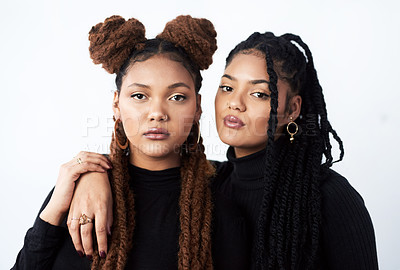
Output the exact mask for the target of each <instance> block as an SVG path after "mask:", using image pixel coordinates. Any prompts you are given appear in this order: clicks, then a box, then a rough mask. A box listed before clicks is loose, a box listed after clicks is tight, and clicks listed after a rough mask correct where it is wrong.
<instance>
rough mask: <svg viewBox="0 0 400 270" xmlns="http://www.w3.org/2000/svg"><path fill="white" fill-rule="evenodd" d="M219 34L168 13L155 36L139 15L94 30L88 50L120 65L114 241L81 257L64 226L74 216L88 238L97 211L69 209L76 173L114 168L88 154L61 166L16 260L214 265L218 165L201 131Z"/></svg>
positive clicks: (20, 263)
mask: <svg viewBox="0 0 400 270" xmlns="http://www.w3.org/2000/svg"><path fill="white" fill-rule="evenodd" d="M215 38H216V32H215V30H214V27H213V25H212V24H211V22H209V21H208V20H206V19H195V18H192V17H190V16H179V17H177V18H176V19H175V20H173V21H171V22H169V23H168V24H167V25H166V27H165V29H164V31H163V32H162V33H161V34H159V35H158V36H157V37H156V38H155V39H146V38H145V29H144V26H143V25H142V24H141V23H140V22H139V21H138V20H136V19H134V18H132V19H129V20H128V21H125V19H123V18H122V17H120V16H112V17H110V18H107V19H106V20H105V21H104V23H99V24H97V25H96V26H94V27H93V28H92V29H91V31H90V33H89V40H90V48H89V50H90V55H91V57H92V59H93V61H94V63H96V64H102V66H103V68H104V69H105V70H106V71H108V72H109V73H115V74H116V85H117V91H116V92H115V95H114V100H113V111H114V118H115V129H114V133H113V137H112V142H111V147H110V149H111V153H110V160H111V163H112V166H113V168H112V169H110V170H109V178H110V183H111V189H112V196H113V200H114V202H113V209H114V216H113V219H114V222H113V226H112V230H109V234H110V235H111V237H110V239H109V243H108V249H107V247H105V248H104V247H103V246H100V247H99V248H98V249H97V250H96V251H93V252H92V253H88V252H86V257H87V258H82V257H83V256H84V253H83V249H81V250H79V249H78V250H77V251H78V253H77V252H76V250H75V248H74V246H73V242H72V239H71V237H70V236H69V235H68V234H66V227H67V224H68V227H69V228H70V229H71V230H72V231H73V230H74V228H75V229H76V228H78V233H79V229H80V233H82V235H84V236H86V237H90V236H91V231H92V228H93V221H94V220H93V219H94V217H93V216H91V215H90V214H91V213H80V214H79V215H76V216H70V217H68V220H67V219H66V218H65V216H66V212H67V211H68V208H69V206H70V201H71V197H72V193H73V191H74V188H75V181H76V179H77V178H78V177H79V176H80V174H81V173H83V172H85V171H97V172H102V171H104V169H109V168H110V166H109V164H107V160H106V158H104V157H102V156H101V155H94V154H90V153H81V154H80V156H79V157H78V158H77V159H76V160H75V159H74V160H73V161H71V162H69V163H68V167H67V166H63V167H62V169H61V171H60V177H59V179H58V181H57V184H56V187H55V189H54V191H53V192H52V193H50V195H49V196H48V198H47V199H46V201H45V203H44V205H43V206H42V209H41V210H40V213H39V216H38V218H37V220H36V222H35V224H34V226H33V228H31V229H30V230H29V231H28V232H27V235H26V237H25V244H24V247H23V249H22V250H21V251H20V253H19V255H18V258H17V261H16V264H15V266H14V269H40V270H43V269H89V268H91V269H113V270H114V269H188V270H189V269H212V258H211V236H210V235H211V215H212V214H211V213H212V204H211V190H210V187H209V178H210V177H211V176H212V175H213V174H214V167H213V166H212V165H211V164H210V163H209V162H208V161H207V160H206V157H205V155H204V146H203V145H202V138H201V136H200V133H199V132H200V130H199V118H200V114H201V107H200V95H199V94H198V93H199V90H200V87H201V82H202V77H201V75H200V70H203V69H206V68H208V66H209V65H210V64H211V63H212V55H213V53H214V51H215V50H216V48H217V46H216V39H215ZM93 156H94V157H93ZM87 164H89V165H90V166H89V165H87ZM96 164H100V165H102V167H103V168H104V169H103V168H101V167H100V166H99V165H96ZM82 168H85V169H82ZM110 200H111V198H110ZM96 218H97V217H96ZM96 226H97V224H96ZM96 229H98V228H97V227H96ZM99 230H100V231H107V228H106V227H103V228H100V229H99ZM74 237H76V235H74V234H73V235H72V238H74ZM99 240H100V241H101V240H102V239H99ZM103 240H104V239H103ZM106 241H107V240H106ZM83 244H84V245H85V243H83ZM105 244H106V245H107V242H106V243H105ZM86 251H87V250H86Z"/></svg>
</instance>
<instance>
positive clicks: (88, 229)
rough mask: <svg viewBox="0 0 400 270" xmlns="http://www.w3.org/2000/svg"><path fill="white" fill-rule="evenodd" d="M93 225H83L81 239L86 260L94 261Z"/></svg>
mask: <svg viewBox="0 0 400 270" xmlns="http://www.w3.org/2000/svg"><path fill="white" fill-rule="evenodd" d="M92 230H93V223H91V222H90V223H86V224H83V225H81V238H82V245H83V250H84V251H85V254H86V258H88V259H89V260H92V258H93V236H92Z"/></svg>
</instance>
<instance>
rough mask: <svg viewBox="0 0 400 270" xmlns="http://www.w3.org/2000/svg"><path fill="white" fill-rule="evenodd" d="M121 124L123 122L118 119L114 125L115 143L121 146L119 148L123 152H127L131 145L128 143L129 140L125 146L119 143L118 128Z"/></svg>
mask: <svg viewBox="0 0 400 270" xmlns="http://www.w3.org/2000/svg"><path fill="white" fill-rule="evenodd" d="M120 122H121V119H119V118H118V119H117V120H116V121H115V124H114V136H115V142H116V143H117V145H118V146H119V148H121V149H122V150H125V149H126V148H128V145H129V143H128V138H127V139H126V142H125V144H124V145H122V144H121V143H120V142H119V141H118V136H117V127H118V125H119V123H120Z"/></svg>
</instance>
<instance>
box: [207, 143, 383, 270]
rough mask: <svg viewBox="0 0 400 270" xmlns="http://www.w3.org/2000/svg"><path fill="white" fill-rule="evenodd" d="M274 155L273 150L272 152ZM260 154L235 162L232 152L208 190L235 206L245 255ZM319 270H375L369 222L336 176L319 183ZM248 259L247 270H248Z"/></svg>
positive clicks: (259, 184)
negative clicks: (244, 236)
mask: <svg viewBox="0 0 400 270" xmlns="http://www.w3.org/2000/svg"><path fill="white" fill-rule="evenodd" d="M277 149H278V150H279V147H278V148H277ZM265 151H266V149H263V150H261V151H259V152H257V153H254V154H251V155H249V156H245V157H242V158H236V157H235V152H234V149H233V148H232V147H230V148H229V149H228V152H227V158H228V161H227V162H221V163H219V162H217V163H216V165H217V166H218V172H219V175H220V177H218V178H216V181H215V182H214V188H215V189H216V190H218V191H219V192H220V193H222V194H224V196H225V197H227V198H228V199H229V200H232V201H233V202H234V203H236V205H237V207H238V208H239V210H240V212H241V213H242V215H243V217H244V219H245V220H244V223H245V225H244V226H246V231H247V235H248V239H247V240H248V243H247V244H248V245H249V246H250V248H248V249H247V250H248V251H250V250H252V248H253V247H254V246H255V244H254V241H255V238H256V233H257V227H256V226H257V221H258V217H259V214H260V209H261V201H262V197H263V186H264V172H265ZM320 190H321V200H322V201H321V204H322V205H321V212H322V213H321V214H322V221H321V235H320V247H321V263H322V269H330V270H347V269H348V270H350V269H351V270H356V269H360V270H361V269H362V270H368V269H378V262H377V252H376V244H375V235H374V229H373V225H372V221H371V218H370V216H369V214H368V211H367V209H366V207H365V205H364V201H363V199H362V197H361V196H360V194H359V193H357V191H356V190H355V189H354V188H353V187H352V186H351V185H350V184H349V182H348V181H347V180H346V179H345V178H344V177H343V176H341V175H340V174H338V173H336V172H335V171H333V170H328V172H327V174H326V176H325V178H324V179H322V181H321V185H320ZM254 264H255V263H254V258H253V259H252V262H251V263H250V265H251V266H248V267H247V269H253V268H254Z"/></svg>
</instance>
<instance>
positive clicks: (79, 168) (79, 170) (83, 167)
mask: <svg viewBox="0 0 400 270" xmlns="http://www.w3.org/2000/svg"><path fill="white" fill-rule="evenodd" d="M72 169H73V170H75V173H76V174H83V173H86V172H100V173H105V172H106V170H105V169H104V168H103V167H101V166H100V165H97V164H94V163H87V162H85V163H82V164H76V165H73V168H72Z"/></svg>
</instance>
